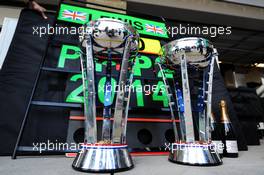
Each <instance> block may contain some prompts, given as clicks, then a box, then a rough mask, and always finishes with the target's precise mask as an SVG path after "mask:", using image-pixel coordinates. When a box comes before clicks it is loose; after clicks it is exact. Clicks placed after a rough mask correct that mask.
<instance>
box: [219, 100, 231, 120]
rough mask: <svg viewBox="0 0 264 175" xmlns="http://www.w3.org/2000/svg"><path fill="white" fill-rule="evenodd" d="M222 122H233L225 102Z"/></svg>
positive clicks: (222, 106) (222, 110) (222, 107)
mask: <svg viewBox="0 0 264 175" xmlns="http://www.w3.org/2000/svg"><path fill="white" fill-rule="evenodd" d="M221 123H231V122H230V119H229V116H228V112H227V107H226V104H225V103H224V104H222V103H221Z"/></svg>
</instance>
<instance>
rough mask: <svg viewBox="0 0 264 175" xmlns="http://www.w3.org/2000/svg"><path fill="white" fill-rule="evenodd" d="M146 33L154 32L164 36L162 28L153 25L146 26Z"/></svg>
mask: <svg viewBox="0 0 264 175" xmlns="http://www.w3.org/2000/svg"><path fill="white" fill-rule="evenodd" d="M146 32H152V33H156V34H161V35H163V34H164V32H163V29H162V28H161V27H159V26H155V25H152V24H146Z"/></svg>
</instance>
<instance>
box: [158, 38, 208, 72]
mask: <svg viewBox="0 0 264 175" xmlns="http://www.w3.org/2000/svg"><path fill="white" fill-rule="evenodd" d="M212 51H213V45H212V43H211V42H210V41H209V40H207V39H204V38H198V37H189V38H181V39H178V40H174V41H171V42H169V43H168V44H166V45H164V46H163V47H162V55H163V56H162V60H163V62H166V60H169V62H170V63H171V64H174V65H179V64H180V63H181V53H182V52H185V54H186V57H187V63H188V64H192V65H196V66H198V67H206V66H207V65H208V64H209V61H208V57H209V56H210V54H211V53H212Z"/></svg>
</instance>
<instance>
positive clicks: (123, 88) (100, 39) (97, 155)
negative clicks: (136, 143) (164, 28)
mask: <svg viewBox="0 0 264 175" xmlns="http://www.w3.org/2000/svg"><path fill="white" fill-rule="evenodd" d="M84 29H85V32H84V33H83V35H82V36H81V39H80V40H81V54H80V55H81V57H80V58H81V70H82V77H83V95H84V116H85V136H84V143H83V144H82V146H81V147H82V148H81V150H80V152H79V153H78V154H77V157H76V158H75V160H74V162H73V164H72V167H73V168H74V169H76V170H78V171H84V172H98V173H108V172H109V173H112V172H119V171H125V170H128V169H131V168H133V162H132V159H131V157H130V154H129V152H128V146H127V144H126V126H127V116H128V107H129V99H130V90H131V89H130V85H131V83H132V80H133V67H134V66H133V65H134V58H135V56H136V54H137V52H138V39H139V35H138V33H137V31H136V30H135V29H134V28H133V27H131V26H130V25H128V24H127V23H124V22H122V21H119V20H114V19H107V18H100V19H98V20H95V21H91V22H89V23H87V24H85V25H84ZM113 60H115V61H119V62H120V63H121V70H120V73H119V80H118V86H117V87H118V91H117V93H116V97H115V99H116V101H115V106H113V105H112V103H113V102H112V101H113V100H112V99H111V97H112V95H114V94H113V93H114V90H116V87H113V85H112V84H111V78H112V75H111V66H112V61H113ZM95 61H96V62H100V61H107V64H106V82H105V86H104V104H103V124H102V136H101V140H100V141H98V140H97V139H98V138H97V124H96V98H95V95H96V87H95V66H94V65H95ZM127 87H129V88H127ZM112 108H114V114H113V117H112V112H111V109H112Z"/></svg>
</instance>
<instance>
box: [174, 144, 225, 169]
mask: <svg viewBox="0 0 264 175" xmlns="http://www.w3.org/2000/svg"><path fill="white" fill-rule="evenodd" d="M169 161H171V162H174V163H178V164H185V165H194V166H216V165H221V164H222V163H223V162H222V160H221V158H220V156H219V154H218V153H217V151H216V150H215V149H214V145H213V144H195V143H193V144H190V143H189V144H186V143H185V144H184V143H174V144H173V149H172V151H170V154H169Z"/></svg>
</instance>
